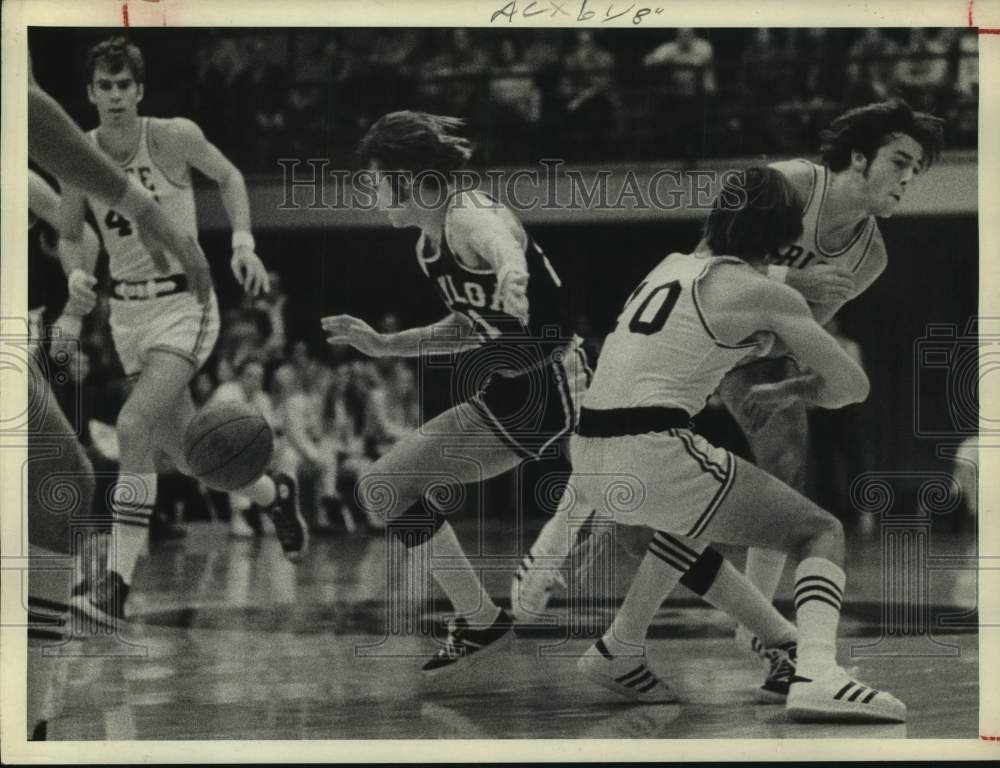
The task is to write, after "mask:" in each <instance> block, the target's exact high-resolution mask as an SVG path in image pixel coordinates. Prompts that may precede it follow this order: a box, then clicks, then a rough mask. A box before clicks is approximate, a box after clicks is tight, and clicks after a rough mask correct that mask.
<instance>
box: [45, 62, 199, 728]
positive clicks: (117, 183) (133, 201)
mask: <svg viewBox="0 0 1000 768" xmlns="http://www.w3.org/2000/svg"><path fill="white" fill-rule="evenodd" d="M28 153H29V155H30V156H31V157H32V159H34V160H35V161H36V162H37V163H38V164H39V165H41V166H42V167H44V168H45V169H46V170H48V171H49V172H50V173H53V174H55V175H57V176H59V177H60V178H62V179H64V180H66V181H68V182H70V183H73V184H75V185H77V186H79V187H80V188H82V189H86V190H87V191H89V192H91V193H93V194H94V195H96V196H98V197H99V198H101V199H103V200H104V201H105V202H107V203H109V204H112V205H114V206H115V207H116V208H117V209H118V210H120V211H122V212H124V213H125V214H126V215H128V216H131V217H132V218H133V219H134V220H135V221H137V222H139V223H140V224H141V226H142V227H143V231H144V234H145V237H146V239H147V241H149V242H151V243H153V242H155V243H157V244H159V245H161V246H163V247H166V248H169V249H170V250H172V251H173V252H174V253H175V254H176V256H177V258H178V260H179V261H180V263H181V264H182V265H183V268H184V270H185V273H186V274H187V275H188V277H189V280H190V285H191V290H192V291H193V292H197V291H200V290H201V289H202V288H203V287H204V286H206V285H210V282H209V274H208V265H207V263H206V262H205V257H204V254H203V253H202V252H201V249H200V248H199V247H198V243H197V241H196V240H195V239H194V238H192V237H190V236H188V235H186V234H185V233H184V232H182V231H181V230H180V229H179V228H178V227H177V226H176V225H174V224H173V223H172V222H171V221H170V220H169V219H168V218H167V217H166V216H165V215H164V214H163V213H162V211H161V210H160V208H159V207H158V206H156V205H154V204H153V202H152V200H151V199H150V198H149V197H148V196H147V195H146V194H145V193H144V192H143V190H142V188H141V187H140V186H139V184H138V182H136V181H134V180H130V179H129V177H128V176H127V175H126V174H125V173H124V172H123V171H122V170H121V169H120V168H118V167H116V166H115V165H114V164H113V163H111V162H110V161H109V160H108V159H107V158H106V157H105V156H104V155H103V154H102V153H101V152H100V151H99V150H98V149H97V147H95V146H94V145H93V144H92V142H90V141H88V140H87V139H86V138H85V137H84V135H83V133H82V132H81V131H80V129H79V128H78V127H77V126H76V124H75V123H74V122H73V121H72V120H71V119H70V118H69V116H68V115H67V114H66V112H65V111H64V110H63V109H62V107H60V106H59V104H58V103H57V102H56V101H55V100H54V99H53V98H52V97H51V96H49V95H48V94H47V93H45V92H44V91H43V90H42V89H41V88H39V87H38V86H37V84H36V83H35V80H34V76H33V74H32V71H31V65H30V60H29V66H28ZM58 205H59V200H58V197H57V196H56V193H55V192H54V191H53V190H52V189H51V188H50V187H48V185H47V184H45V183H44V182H43V181H42V180H41V179H40V178H39V177H34V178H32V177H30V176H29V209H30V211H31V212H32V214H34V215H36V216H38V217H40V218H43V219H46V220H47V221H49V223H50V224H51V225H52V226H53V227H55V228H56V229H58V220H57V218H56V210H57V206H58ZM88 232H89V235H88V234H87V233H88ZM95 242H96V236H95V235H93V232H92V231H91V230H89V228H87V229H85V230H84V238H83V241H82V247H81V249H80V253H81V255H82V256H83V257H84V258H85V259H90V258H92V257H93V256H94V250H93V245H94V243H95ZM90 285H91V284H89V283H82V284H79V285H78V286H77V288H76V290H75V291H74V289H73V287H72V286H71V287H70V301H69V303H68V304H67V307H66V308H64V311H63V316H62V318H63V319H65V317H66V316H67V315H70V314H73V313H74V312H76V313H86V312H89V311H90V309H92V307H93V302H94V301H95V300H96V295H95V294H94V293H93V291H92V290H90ZM29 308H30V307H29ZM63 327H64V328H65V327H66V324H65V323H64V324H63ZM28 362H29V365H28V402H29V408H28V434H29V439H28V461H29V470H30V471H29V473H28V513H29V518H28V519H29V525H28V532H29V544H30V547H31V550H30V551H31V554H32V556H37V555H39V554H41V555H42V556H44V557H49V556H50V553H51V552H67V551H68V550H69V538H70V533H69V529H68V527H67V526H65V525H55V524H53V523H55V522H57V521H55V520H52V519H49V518H47V517H46V515H45V513H46V512H49V511H51V510H50V509H48V506H47V505H46V503H45V496H43V494H42V481H44V480H45V479H46V478H47V477H51V476H52V474H53V473H58V474H59V477H60V478H61V479H63V480H65V482H66V483H67V484H69V485H71V486H72V487H73V489H74V491H75V492H74V493H73V494H72V497H73V498H75V499H77V500H78V502H79V507H78V509H76V510H70V511H68V514H70V515H72V514H74V513H75V514H77V515H79V516H80V517H81V518H86V517H88V516H89V511H90V506H91V502H92V497H93V494H94V478H93V468H92V466H91V464H90V460H89V459H88V458H87V455H86V454H85V453H84V452H83V450H82V448H81V446H80V444H79V443H78V442H77V440H76V435H75V433H74V431H73V429H72V427H71V426H70V424H69V422H68V421H67V420H66V417H65V416H64V415H63V413H62V411H61V410H60V409H59V406H58V404H57V402H56V400H55V398H54V397H53V396H52V392H51V390H50V389H49V386H48V383H47V382H46V381H45V378H44V375H43V374H42V372H41V370H39V367H38V365H37V361H36V360H35V359H34V356H29V358H28ZM53 448H55V449H56V450H55V451H53V450H52V449H53ZM64 491H66V487H65V486H62V487H61V489H60V490H59V493H60V494H62V493H63V492H64ZM59 506H62V505H59ZM50 517H51V516H50ZM60 576H62V578H60ZM69 593H70V589H69V582H68V581H67V579H66V578H65V575H64V574H60V573H58V572H53V571H51V570H47V569H41V568H35V567H33V566H31V567H29V585H28V645H29V651H30V653H29V668H30V673H29V678H28V708H27V722H28V729H29V732H30V738H31V739H32V740H44V739H45V738H46V737H47V730H48V723H49V720H50V719H51V718H52V717H53V716H55V714H57V712H58V709H59V704H60V701H61V696H60V695H59V691H58V688H59V683H58V676H59V674H60V673H61V672H64V671H65V667H64V666H62V665H60V664H59V661H60V659H59V657H51V656H46V655H45V654H44V650H45V649H46V648H47V647H51V646H54V645H61V644H63V643H65V642H68V641H69V639H70V638H71V633H70V627H69V624H68V622H69V605H68V603H69V597H70V594H69Z"/></svg>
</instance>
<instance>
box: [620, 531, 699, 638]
mask: <svg viewBox="0 0 1000 768" xmlns="http://www.w3.org/2000/svg"><path fill="white" fill-rule="evenodd" d="M706 547H707V545H706V544H702V543H700V542H697V541H694V540H692V539H684V540H680V539H678V538H677V537H675V536H671V535H669V534H666V533H663V532H662V531H657V532H656V534H655V535H654V536H653V540H652V541H651V542H650V544H649V548H648V550H647V551H646V556H645V557H644V558H643V559H642V562H641V563H640V564H639V570H638V571H636V574H635V578H634V579H633V580H632V585H631V586H630V587H629V590H628V594H627V595H625V600H624V602H623V603H622V605H621V607H620V608H619V609H618V613H617V614H616V615H615V619H614V622H613V623H612V624H611V626H610V627H609V628H608V631H607V632H605V633H604V637H603V640H604V644H605V645H606V646H607V647H608V650H609V651H610V652H611V653H612V655H615V656H621V655H632V656H634V655H637V654H639V653H640V649H641V648H643V647H644V646H645V643H646V633H647V632H648V630H649V625H650V624H652V623H653V618H654V617H655V616H656V612H657V611H658V610H659V608H660V606H661V605H662V604H663V601H664V600H666V599H667V597H668V596H669V595H670V593H671V592H673V591H674V588H675V587H676V586H677V583H678V582H679V581H680V580H681V577H682V576H683V575H684V574H685V573H686V572H687V571H688V569H689V568H690V567H691V565H692V564H693V563H694V562H695V560H697V558H698V556H699V555H700V554H701V553H702V551H703V550H704V549H705V548H706Z"/></svg>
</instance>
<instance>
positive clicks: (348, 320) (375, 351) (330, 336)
mask: <svg viewBox="0 0 1000 768" xmlns="http://www.w3.org/2000/svg"><path fill="white" fill-rule="evenodd" d="M321 324H322V326H323V331H324V332H325V333H326V334H327V337H326V341H327V343H328V344H348V345H350V346H352V347H354V348H355V349H357V350H358V351H359V352H364V353H365V354H366V355H368V356H369V357H384V356H386V355H390V354H392V350H391V349H390V348H389V340H388V337H387V336H386V335H385V334H382V333H379V332H378V331H376V330H375V329H374V328H372V327H371V326H370V325H368V323H366V322H365V321H364V320H361V319H359V318H357V317H352V316H351V315H331V316H330V317H324V318H323V320H322V321H321Z"/></svg>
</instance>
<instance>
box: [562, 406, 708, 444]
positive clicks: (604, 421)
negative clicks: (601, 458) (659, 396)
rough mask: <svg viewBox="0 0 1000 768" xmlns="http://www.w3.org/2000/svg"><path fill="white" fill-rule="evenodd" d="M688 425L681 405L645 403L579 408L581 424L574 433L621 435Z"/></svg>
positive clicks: (685, 413)
mask: <svg viewBox="0 0 1000 768" xmlns="http://www.w3.org/2000/svg"><path fill="white" fill-rule="evenodd" d="M690 427H691V416H690V415H688V412H687V411H684V410H681V409H680V408H666V407H664V406H644V407H640V408H612V409H610V410H606V411H605V410H602V411H595V410H591V409H590V408H581V409H580V424H579V426H578V427H577V429H576V432H577V434H578V435H580V436H581V437H624V436H626V435H644V434H646V433H647V432H666V431H667V430H670V429H689V428H690Z"/></svg>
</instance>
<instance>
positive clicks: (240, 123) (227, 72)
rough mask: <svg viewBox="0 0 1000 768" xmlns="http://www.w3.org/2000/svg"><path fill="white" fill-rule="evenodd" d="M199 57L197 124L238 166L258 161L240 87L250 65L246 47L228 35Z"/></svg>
mask: <svg viewBox="0 0 1000 768" xmlns="http://www.w3.org/2000/svg"><path fill="white" fill-rule="evenodd" d="M199 56H200V58H201V66H200V67H199V71H198V87H197V95H196V108H197V111H198V124H199V125H200V126H201V127H202V130H203V131H204V132H205V135H206V136H207V137H208V139H209V141H211V142H212V143H214V144H216V145H218V146H219V147H222V148H223V150H224V151H225V153H226V156H227V157H230V158H232V160H233V162H235V163H236V164H237V165H239V166H240V167H242V166H243V165H245V164H247V163H248V162H252V163H254V164H257V163H256V160H255V159H254V158H253V157H252V153H251V150H250V147H249V144H248V141H247V139H248V135H249V133H250V131H248V130H247V123H248V121H249V120H250V114H249V110H248V107H247V106H246V104H245V103H244V102H243V101H242V96H241V94H240V92H239V89H238V84H239V82H240V81H241V80H242V78H243V73H244V71H245V70H246V68H247V66H248V65H249V62H248V61H247V58H246V54H245V52H244V50H243V49H242V48H241V47H240V45H239V43H237V41H236V39H235V38H233V37H230V36H228V35H227V36H225V37H220V38H217V39H215V40H213V41H211V43H210V44H209V45H208V46H207V47H205V48H203V49H202V50H201V51H200V52H199Z"/></svg>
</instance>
